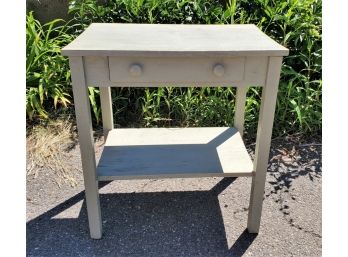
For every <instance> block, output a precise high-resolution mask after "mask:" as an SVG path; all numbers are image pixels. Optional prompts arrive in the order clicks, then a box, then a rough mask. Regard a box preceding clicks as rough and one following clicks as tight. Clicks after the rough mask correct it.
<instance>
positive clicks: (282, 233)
mask: <svg viewBox="0 0 348 257" xmlns="http://www.w3.org/2000/svg"><path fill="white" fill-rule="evenodd" d="M252 147H253V146H250V147H249V148H250V153H251V154H252ZM100 151H101V147H100V146H98V147H97V148H96V152H97V155H99V154H100ZM70 156H71V159H70V160H64V161H65V162H66V163H65V164H68V165H72V166H76V168H77V169H79V170H80V169H81V167H80V160H79V149H78V145H77V146H76V147H75V148H73V149H72V150H71V151H70ZM270 159H271V165H270V166H269V170H268V175H267V182H266V194H265V200H264V205H263V214H262V215H263V216H262V224H261V229H260V233H259V234H258V235H257V236H253V235H250V234H248V233H247V232H246V231H245V228H246V222H247V208H248V201H249V193H250V185H251V179H250V178H237V179H231V178H229V179H221V178H201V179H159V180H134V181H113V182H111V183H104V184H102V185H101V189H100V193H101V196H100V197H101V206H102V216H103V227H104V235H103V239H101V240H92V239H90V238H89V231H88V225H87V216H86V205H85V201H84V191H83V180H82V173H81V171H79V172H77V173H76V174H75V178H76V179H77V181H78V185H77V186H76V187H75V188H73V187H71V186H69V185H68V184H62V185H61V187H60V188H59V187H58V185H57V184H56V183H55V182H54V180H53V179H52V172H50V171H49V170H45V168H42V169H41V173H40V174H41V175H39V176H38V177H37V178H33V177H29V176H28V178H27V179H28V181H27V255H28V256H49V257H51V256H64V257H68V256H74V257H77V256H321V173H322V172H321V145H320V144H316V143H315V142H314V143H313V142H307V144H304V143H303V142H302V143H299V142H293V141H291V140H290V141H289V140H285V139H282V140H278V141H276V142H273V146H272V154H271V158H270Z"/></svg>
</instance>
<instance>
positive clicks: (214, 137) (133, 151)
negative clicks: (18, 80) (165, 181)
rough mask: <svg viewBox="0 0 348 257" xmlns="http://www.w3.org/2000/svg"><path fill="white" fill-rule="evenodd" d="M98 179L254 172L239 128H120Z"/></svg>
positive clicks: (105, 154)
mask: <svg viewBox="0 0 348 257" xmlns="http://www.w3.org/2000/svg"><path fill="white" fill-rule="evenodd" d="M97 174H98V180H115V179H139V178H179V177H239V176H252V175H253V163H252V160H251V158H250V156H249V154H248V152H247V151H246V148H245V146H244V143H243V140H242V138H241V136H240V134H239V132H238V130H237V129H235V128H228V127H214V128H141V129H114V130H111V131H110V132H109V134H108V137H107V140H106V142H105V146H104V150H103V153H102V156H101V158H100V161H99V163H98V166H97Z"/></svg>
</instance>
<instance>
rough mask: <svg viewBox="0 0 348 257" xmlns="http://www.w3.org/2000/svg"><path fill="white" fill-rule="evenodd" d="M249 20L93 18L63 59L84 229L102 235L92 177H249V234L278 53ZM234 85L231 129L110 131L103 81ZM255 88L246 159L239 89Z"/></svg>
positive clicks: (261, 178)
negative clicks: (99, 125)
mask: <svg viewBox="0 0 348 257" xmlns="http://www.w3.org/2000/svg"><path fill="white" fill-rule="evenodd" d="M288 52H289V51H288V49H286V48H285V47H283V46H281V45H279V44H278V43H277V42H275V41H274V40H272V39H271V38H269V37H268V36H267V35H265V34H264V33H263V32H262V31H260V30H259V29H258V28H257V27H256V26H255V25H249V24H247V25H174V24H170V25H169V24H117V23H115V24H106V23H93V24H91V25H90V26H89V27H88V28H87V29H86V30H85V31H84V32H83V33H82V34H81V35H80V36H78V37H77V38H76V39H75V40H74V41H72V42H71V43H70V44H69V45H67V46H66V47H64V48H63V49H62V53H63V54H64V55H66V56H68V57H69V63H70V69H71V76H72V86H73V94H74V103H75V111H76V120H77V128H78V136H79V142H80V147H81V159H82V168H83V175H84V183H85V193H86V203H87V212H88V221H89V228H90V235H91V237H92V238H94V239H100V238H101V237H102V222H101V211H100V204H99V192H98V181H102V180H116V179H145V178H175V177H239V176H250V177H252V185H251V194H250V205H249V214H248V224H247V227H248V231H249V232H250V233H258V231H259V227H260V220H261V210H262V201H263V194H264V186H265V180H266V171H267V166H268V158H269V151H270V143H271V136H272V126H273V118H274V111H275V105H276V99H277V91H278V83H279V76H280V69H281V64H282V57H283V56H286V55H288ZM88 86H98V87H99V88H100V98H101V109H102V120H103V129H104V135H105V138H106V141H105V146H104V150H103V153H102V156H101V158H100V161H99V163H98V165H96V160H95V152H94V140H93V131H92V119H91V111H90V103H89V98H88V88H87V87H88ZM160 86H181V87H187V86H197V87H198V86H199V87H202V86H214V87H215V86H224V87H230V86H231V87H237V94H236V108H235V117H234V127H210V128H132V129H114V122H113V112H112V101H111V92H110V87H160ZM249 86H259V87H263V90H262V100H261V109H260V115H259V123H258V129H257V137H256V149H255V158H254V161H252V160H251V158H250V156H249V155H248V153H247V150H246V148H245V145H244V143H243V140H242V135H243V127H244V110H245V99H246V91H247V88H248V87H249Z"/></svg>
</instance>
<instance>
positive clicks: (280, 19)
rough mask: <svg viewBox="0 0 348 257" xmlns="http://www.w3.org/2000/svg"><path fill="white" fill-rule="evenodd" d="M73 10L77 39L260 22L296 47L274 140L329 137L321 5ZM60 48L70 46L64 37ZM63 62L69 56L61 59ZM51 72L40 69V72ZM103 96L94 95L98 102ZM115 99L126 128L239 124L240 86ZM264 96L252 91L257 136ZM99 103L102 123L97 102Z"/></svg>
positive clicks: (99, 5) (182, 3)
mask: <svg viewBox="0 0 348 257" xmlns="http://www.w3.org/2000/svg"><path fill="white" fill-rule="evenodd" d="M70 12H72V13H73V14H74V21H73V22H74V24H76V25H75V26H74V27H73V28H72V29H71V30H70V31H71V33H72V34H74V35H78V34H80V33H81V32H82V31H83V30H84V29H85V28H86V27H87V26H88V25H89V24H90V23H92V22H122V23H128V22H132V23H186V24H199V23H200V24H230V23H238V24H243V23H253V24H256V25H257V26H258V27H259V28H260V29H261V30H263V31H264V32H265V33H266V34H267V35H269V36H271V37H272V38H273V39H275V40H276V41H277V42H279V43H281V44H283V45H284V46H286V47H288V48H289V49H290V55H289V56H288V57H285V58H284V65H283V68H282V74H281V81H280V87H279V94H278V101H277V108H276V116H275V126H274V135H283V134H285V133H294V132H298V131H302V132H304V133H308V134H309V133H311V134H318V133H320V131H321V121H322V118H321V97H322V81H321V0H302V1H299V0H280V1H279V0H278V1H276V0H255V1H247V0H240V1H235V0H228V1H221V0H196V1H194V0H112V1H106V0H104V1H103V0H100V1H92V0H76V1H71V2H70ZM52 40H53V41H54V38H52ZM70 40H71V37H70ZM68 41H69V40H68ZM57 44H59V45H62V44H61V42H60V39H59V38H58V43H57ZM55 57H56V58H57V59H59V58H63V57H61V56H60V55H59V54H58V53H57V55H55ZM58 63H59V61H58ZM62 68H63V69H62V70H61V71H62V72H63V70H64V72H65V73H66V74H65V75H64V74H62V77H61V78H60V79H61V80H60V82H61V83H56V84H55V85H58V84H59V85H63V86H62V87H59V88H63V89H64V90H63V91H62V92H67V93H70V91H69V90H67V88H66V86H67V85H69V79H70V77H69V73H68V70H67V67H66V66H64V67H63V66H62ZM40 69H41V70H40ZM43 71H44V69H43V68H42V67H41V68H40V67H39V68H38V70H37V73H40V74H41V73H43ZM57 75H58V74H57ZM46 77H47V76H46ZM53 81H54V80H53ZM63 81H64V82H63ZM51 85H52V84H51ZM33 88H34V89H33V90H35V88H38V87H33ZM90 92H91V91H90ZM97 93H98V91H97V90H93V95H92V96H93V98H94V99H97V98H96V96H97ZM112 93H113V104H114V108H115V112H116V122H117V123H118V124H120V125H121V126H129V125H131V126H162V125H165V126H167V125H170V126H176V125H178V126H220V125H232V123H233V107H234V97H235V89H233V88H170V87H167V88H150V89H143V88H139V89H137V88H113V91H112ZM37 95H38V96H40V94H37ZM260 95H261V89H260V88H250V89H249V91H248V97H247V104H246V124H245V125H246V132H247V133H250V134H249V135H254V134H255V131H256V128H257V127H256V124H257V118H258V110H259V104H260ZM90 97H91V95H90ZM38 99H41V98H38ZM60 102H61V103H62V104H63V105H64V101H62V100H61V101H60ZM65 103H68V102H65ZM94 105H95V106H94V108H93V111H94V114H95V117H96V118H99V115H100V109H98V108H99V107H98V105H99V104H98V101H97V100H95V101H94Z"/></svg>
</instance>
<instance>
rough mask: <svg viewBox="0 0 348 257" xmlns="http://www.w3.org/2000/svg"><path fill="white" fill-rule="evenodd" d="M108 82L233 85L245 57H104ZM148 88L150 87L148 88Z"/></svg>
mask: <svg viewBox="0 0 348 257" xmlns="http://www.w3.org/2000/svg"><path fill="white" fill-rule="evenodd" d="M108 61H109V76H110V81H111V82H114V83H126V84H128V83H135V84H136V83H140V84H144V83H149V86H151V85H154V84H156V85H159V84H161V83H163V84H171V83H175V84H181V85H183V84H185V85H188V86H189V85H204V84H219V83H222V84H224V83H233V82H239V81H242V80H243V78H244V67H245V57H233V58H189V57H186V58H184V57H180V58H155V57H148V58H136V57H108ZM150 84H151V85H150Z"/></svg>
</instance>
